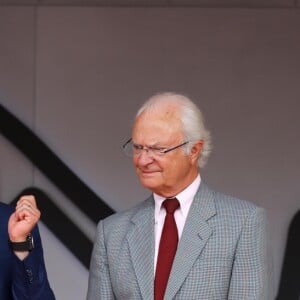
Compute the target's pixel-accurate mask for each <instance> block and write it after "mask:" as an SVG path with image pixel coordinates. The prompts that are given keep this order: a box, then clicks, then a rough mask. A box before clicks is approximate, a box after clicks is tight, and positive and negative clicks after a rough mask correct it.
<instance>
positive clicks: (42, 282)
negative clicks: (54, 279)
mask: <svg viewBox="0 0 300 300" xmlns="http://www.w3.org/2000/svg"><path fill="white" fill-rule="evenodd" d="M39 219H40V211H39V210H38V208H37V206H36V201H35V198H34V196H31V195H29V196H22V197H21V198H20V199H19V201H18V203H17V206H16V209H14V208H13V207H12V206H10V205H7V204H4V203H0V299H1V300H55V296H54V294H53V291H52V289H51V287H50V285H49V281H48V277H47V272H46V267H45V263H44V257H43V249H42V243H41V238H40V235H39V230H38V227H37V222H38V220H39Z"/></svg>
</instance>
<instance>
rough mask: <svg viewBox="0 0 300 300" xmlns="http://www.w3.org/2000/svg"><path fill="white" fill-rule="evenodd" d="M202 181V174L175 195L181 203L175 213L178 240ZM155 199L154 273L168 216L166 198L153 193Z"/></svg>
mask: <svg viewBox="0 0 300 300" xmlns="http://www.w3.org/2000/svg"><path fill="white" fill-rule="evenodd" d="M200 183H201V178H200V175H199V174H198V176H197V177H196V179H195V180H194V181H193V182H192V183H191V184H190V185H189V186H188V187H187V188H186V189H184V190H183V191H182V192H180V193H179V194H178V195H176V196H175V197H176V198H177V200H178V201H179V203H180V208H179V209H177V210H176V211H175V213H174V218H175V221H176V225H177V230H178V240H180V237H181V235H182V231H183V227H184V224H185V221H186V218H187V215H188V212H189V209H190V207H191V204H192V202H193V200H194V197H195V195H196V193H197V191H198V189H199V186H200ZM153 197H154V201H155V211H154V218H155V225H154V226H155V227H154V234H155V253H154V274H155V268H156V262H157V256H158V248H159V242H160V237H161V233H162V229H163V226H164V221H165V216H166V210H165V208H164V207H162V203H163V202H164V200H165V199H166V198H164V197H162V196H159V195H157V194H155V193H154V194H153Z"/></svg>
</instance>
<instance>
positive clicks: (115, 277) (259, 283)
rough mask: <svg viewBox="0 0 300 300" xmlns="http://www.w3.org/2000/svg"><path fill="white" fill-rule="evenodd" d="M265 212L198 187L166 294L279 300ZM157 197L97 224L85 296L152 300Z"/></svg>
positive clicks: (208, 299) (184, 298) (184, 299)
mask: <svg viewBox="0 0 300 300" xmlns="http://www.w3.org/2000/svg"><path fill="white" fill-rule="evenodd" d="M270 257H271V256H270V254H269V253H268V245H267V230H266V216H265V211H264V210H263V209H262V208H260V207H257V206H256V205H254V204H251V203H249V202H246V201H242V200H238V199H236V198H232V197H229V196H225V195H223V194H220V193H217V192H214V191H213V190H211V189H210V188H208V187H207V186H206V185H205V184H204V183H203V182H202V183H201V185H200V188H199V191H198V192H197V194H196V196H195V199H194V201H193V204H192V206H191V208H190V212H189V215H188V218H187V221H186V224H185V227H184V230H183V233H182V237H181V239H180V241H179V244H178V248H177V253H176V256H175V259H174V262H173V266H172V269H171V274H170V277H169V281H168V285H167V289H166V293H165V298H164V299H166V300H171V299H178V300H179V299H180V300H192V299H197V300H200V299H201V300H223V299H224V300H227V299H232V300H233V299H234V300H254V299H256V300H269V299H270V300H273V299H274V298H273V296H272V293H273V289H272V273H271V268H270V265H271V264H270V261H269V259H270ZM153 281H154V200H153V197H152V196H151V197H149V198H148V199H147V200H146V201H144V202H142V203H141V204H139V205H138V206H136V207H135V208H133V209H131V210H128V211H126V212H122V213H117V214H114V215H112V216H110V217H108V218H106V219H104V220H102V221H100V222H99V224H98V228H97V235H96V239H95V243H94V248H93V253H92V258H91V264H90V276H89V287H88V295H87V300H98V299H101V300H109V299H121V300H125V299H126V300H129V299H145V300H152V299H153V289H154V286H153Z"/></svg>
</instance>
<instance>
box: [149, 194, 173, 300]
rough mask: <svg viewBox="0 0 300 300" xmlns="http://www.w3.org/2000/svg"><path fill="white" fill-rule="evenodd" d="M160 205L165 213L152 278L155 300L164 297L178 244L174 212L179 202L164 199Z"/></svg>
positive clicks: (160, 299)
mask: <svg viewBox="0 0 300 300" xmlns="http://www.w3.org/2000/svg"><path fill="white" fill-rule="evenodd" d="M162 205H163V207H164V208H165V209H166V212H167V213H166V217H165V222H164V227H163V230H162V233H161V238H160V243H159V250H158V256H157V263H156V271H155V279H154V299H155V300H162V299H163V298H164V294H165V290H166V287H167V283H168V279H169V275H170V271H171V268H172V264H173V260H174V256H175V253H176V249H177V244H178V231H177V226H176V222H175V218H174V212H175V210H176V209H177V208H178V207H179V202H178V200H177V199H176V198H172V199H166V200H165V201H164V202H163V204H162Z"/></svg>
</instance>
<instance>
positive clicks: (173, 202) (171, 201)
mask: <svg viewBox="0 0 300 300" xmlns="http://www.w3.org/2000/svg"><path fill="white" fill-rule="evenodd" d="M162 205H163V207H164V208H165V209H166V211H167V213H168V214H173V213H174V211H175V210H176V209H177V208H178V207H179V206H180V204H179V201H178V200H177V199H176V198H168V199H166V200H165V201H164V202H163V204H162Z"/></svg>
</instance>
